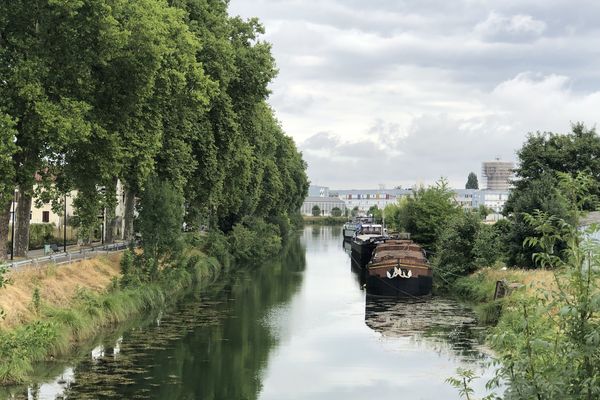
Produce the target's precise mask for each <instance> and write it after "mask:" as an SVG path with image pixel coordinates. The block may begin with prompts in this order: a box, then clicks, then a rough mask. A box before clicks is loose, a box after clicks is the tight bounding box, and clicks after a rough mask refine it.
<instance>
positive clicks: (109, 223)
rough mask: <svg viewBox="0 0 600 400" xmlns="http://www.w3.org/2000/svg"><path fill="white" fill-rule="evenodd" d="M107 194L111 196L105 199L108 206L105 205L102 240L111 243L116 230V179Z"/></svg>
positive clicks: (113, 240)
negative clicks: (104, 231) (104, 230)
mask: <svg viewBox="0 0 600 400" xmlns="http://www.w3.org/2000/svg"><path fill="white" fill-rule="evenodd" d="M107 195H109V196H112V197H113V198H112V199H107V200H110V201H107V203H108V206H107V207H106V213H105V215H104V217H105V218H106V224H105V225H106V226H105V229H106V233H105V234H104V241H105V243H107V244H112V243H114V242H115V232H116V230H117V222H118V218H117V210H116V208H117V206H116V204H118V203H119V201H118V199H117V196H118V194H117V179H116V178H115V179H114V180H113V183H112V188H111V191H110V192H107Z"/></svg>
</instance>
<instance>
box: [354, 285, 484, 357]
mask: <svg viewBox="0 0 600 400" xmlns="http://www.w3.org/2000/svg"><path fill="white" fill-rule="evenodd" d="M365 324H366V325H367V326H368V327H369V328H370V329H372V330H373V331H374V332H377V333H379V334H381V335H382V336H383V337H385V338H389V339H392V338H408V339H415V340H419V341H421V340H423V341H424V342H425V343H427V344H428V345H429V346H434V347H436V348H439V349H440V350H442V349H448V350H452V352H453V353H455V354H459V355H462V356H466V357H468V358H484V357H485V355H484V353H485V352H487V349H486V348H485V347H483V345H482V343H483V339H484V337H485V328H483V327H479V326H478V325H477V320H476V318H475V315H474V314H473V312H472V311H471V310H470V309H468V308H467V307H465V306H463V305H461V304H459V303H457V302H454V301H452V300H446V299H441V298H431V299H428V300H427V301H424V300H422V299H408V298H405V299H394V300H390V299H385V298H377V297H370V296H367V298H366V302H365Z"/></svg>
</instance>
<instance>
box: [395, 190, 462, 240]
mask: <svg viewBox="0 0 600 400" xmlns="http://www.w3.org/2000/svg"><path fill="white" fill-rule="evenodd" d="M461 212H462V210H461V209H460V207H459V206H458V205H457V204H456V202H455V201H454V193H453V192H452V191H451V190H450V189H449V187H448V182H447V181H446V180H445V179H440V180H439V181H438V182H437V183H436V184H435V185H434V186H430V187H428V188H425V187H419V188H418V189H416V190H415V191H414V192H413V196H412V197H408V198H407V199H406V200H404V201H402V202H401V203H400V210H398V212H397V214H396V218H397V220H396V221H394V225H395V226H394V227H395V228H396V229H398V230H403V231H406V232H410V234H411V237H412V238H413V239H414V240H415V241H416V242H418V243H420V244H421V245H423V246H424V247H425V248H427V249H433V248H434V247H435V243H436V241H437V239H438V236H439V234H440V232H441V231H442V228H444V226H445V225H446V223H447V221H449V220H450V219H451V218H452V217H453V216H455V215H458V214H460V213H461Z"/></svg>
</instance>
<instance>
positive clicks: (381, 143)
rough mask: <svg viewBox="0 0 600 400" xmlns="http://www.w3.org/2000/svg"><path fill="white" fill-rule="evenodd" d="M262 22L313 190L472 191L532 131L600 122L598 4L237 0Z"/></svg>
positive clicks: (233, 6)
mask: <svg viewBox="0 0 600 400" xmlns="http://www.w3.org/2000/svg"><path fill="white" fill-rule="evenodd" d="M230 13H231V14H233V15H240V16H242V17H246V18H247V17H258V18H259V19H260V20H261V21H262V23H263V24H264V26H265V29H266V34H265V35H264V37H263V39H264V40H266V41H268V42H270V43H271V44H272V46H273V55H274V57H275V59H276V62H277V65H278V68H279V75H278V77H277V78H276V80H275V81H274V82H273V83H272V85H271V90H272V94H271V97H270V99H269V103H270V104H271V105H272V107H273V108H274V110H275V112H276V114H277V118H278V119H279V120H280V122H281V124H282V126H283V128H284V130H285V131H286V133H287V134H288V135H290V136H291V137H293V138H294V139H295V141H296V143H297V145H298V147H299V149H300V150H301V151H302V153H303V156H304V159H305V160H306V161H307V163H308V175H309V179H310V181H311V183H312V184H315V185H323V186H329V187H331V188H337V189H352V188H356V189H358V188H376V187H378V185H380V184H383V185H385V186H386V187H388V188H392V187H395V186H402V187H410V186H413V185H414V184H421V183H422V184H430V183H433V182H434V181H436V180H437V179H438V178H440V177H441V176H443V177H446V178H447V179H448V180H449V181H450V183H451V185H452V186H454V187H457V188H458V187H464V184H465V183H466V179H467V175H468V174H469V172H470V171H474V172H475V173H477V175H478V176H479V178H480V180H481V176H480V174H481V162H482V161H486V160H493V159H494V158H496V157H500V158H501V159H502V160H506V161H515V160H516V151H517V150H518V149H519V148H520V147H521V145H522V144H523V142H524V141H525V139H526V137H527V134H528V133H529V132H536V131H551V132H557V133H566V132H568V131H569V130H570V126H571V124H572V123H574V122H584V123H585V124H586V125H587V126H589V127H594V126H596V123H597V122H598V119H599V118H600V25H599V24H598V20H599V19H600V2H596V1H567V0H557V1H554V0H553V1H547V0H501V1H484V0H453V1H444V0H412V1H403V0H370V1H364V0H231V2H230Z"/></svg>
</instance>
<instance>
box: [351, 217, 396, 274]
mask: <svg viewBox="0 0 600 400" xmlns="http://www.w3.org/2000/svg"><path fill="white" fill-rule="evenodd" d="M386 238H387V234H386V232H385V229H384V228H383V225H380V224H365V225H359V227H358V228H357V230H356V233H355V235H354V237H353V238H352V242H351V245H352V259H353V260H354V261H355V262H356V263H358V264H359V265H360V266H361V267H364V266H365V265H367V263H368V262H369V260H370V259H371V255H372V254H373V250H374V249H375V246H377V244H379V243H383V242H384V241H385V239H386Z"/></svg>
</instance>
